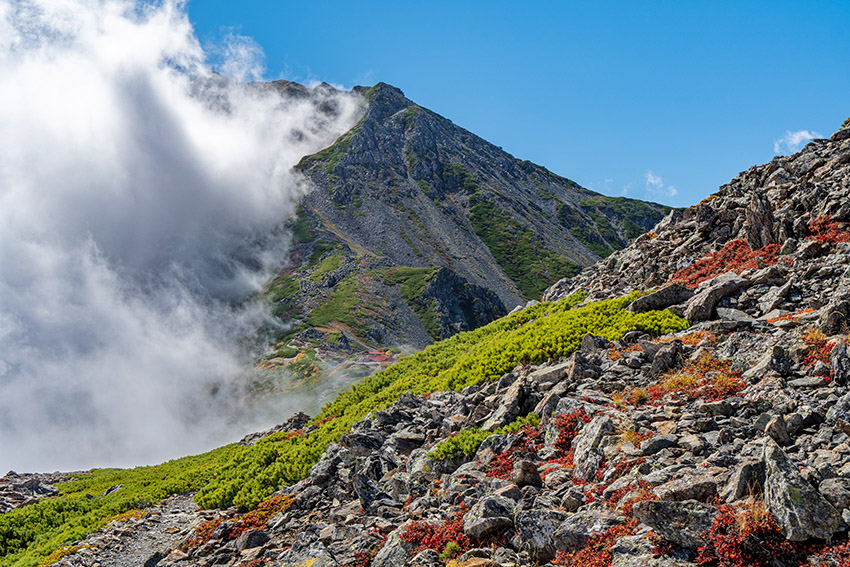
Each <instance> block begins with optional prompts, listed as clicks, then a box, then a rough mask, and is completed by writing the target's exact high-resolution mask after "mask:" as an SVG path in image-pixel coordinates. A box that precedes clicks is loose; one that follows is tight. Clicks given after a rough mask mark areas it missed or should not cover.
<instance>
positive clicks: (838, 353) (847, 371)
mask: <svg viewBox="0 0 850 567" xmlns="http://www.w3.org/2000/svg"><path fill="white" fill-rule="evenodd" d="M848 350H850V349H848V347H847V344H846V343H843V342H839V343H838V344H836V345H835V346H834V347H833V348H832V351H831V352H830V353H829V367H830V370H831V371H832V378H833V380H834V381H835V383H836V384H838V385H839V386H846V385H848V384H850V355H848Z"/></svg>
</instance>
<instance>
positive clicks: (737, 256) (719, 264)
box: [670, 240, 780, 288]
mask: <svg viewBox="0 0 850 567" xmlns="http://www.w3.org/2000/svg"><path fill="white" fill-rule="evenodd" d="M779 248H780V246H779V244H768V245H767V246H764V247H763V248H759V249H757V250H753V249H752V248H750V245H749V244H747V243H746V242H744V241H743V240H732V241H731V242H727V243H726V244H725V245H724V246H723V248H721V249H720V250H718V251H717V252H715V253H713V254H707V255H706V256H704V257H703V258H700V259H699V260H697V261H696V262H694V263H693V264H691V265H690V266H688V267H687V268H682V269H681V270H679V271H678V272H676V273H675V274H673V277H672V278H670V281H671V282H673V283H679V284H682V285H684V286H685V287H688V288H694V287H697V286H698V285H699V284H700V283H702V282H704V281H706V280H710V279H711V278H713V277H715V276H718V275H720V274H723V273H726V272H735V273H736V274H740V273H741V272H743V271H744V270H748V269H756V268H762V267H764V266H770V265H773V264H775V263H776V261H777V259H776V256H777V255H778V254H779Z"/></svg>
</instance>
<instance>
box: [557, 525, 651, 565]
mask: <svg viewBox="0 0 850 567" xmlns="http://www.w3.org/2000/svg"><path fill="white" fill-rule="evenodd" d="M637 524H638V522H637V520H635V519H634V518H632V519H630V520H629V521H627V522H626V523H625V524H621V525H619V526H614V527H612V528H609V529H607V530H605V531H604V532H603V533H601V534H599V535H597V536H593V537H591V538H588V540H587V546H586V547H584V548H582V549H580V550H578V551H570V552H566V551H559V552H558V555H557V556H556V557H555V559H554V560H553V561H552V564H553V565H561V566H564V567H609V566H610V565H611V561H612V560H613V559H614V552H613V551H612V548H613V547H614V544H615V543H616V542H617V540H618V539H620V538H621V537H625V536H630V535H634V533H635V532H636V531H637Z"/></svg>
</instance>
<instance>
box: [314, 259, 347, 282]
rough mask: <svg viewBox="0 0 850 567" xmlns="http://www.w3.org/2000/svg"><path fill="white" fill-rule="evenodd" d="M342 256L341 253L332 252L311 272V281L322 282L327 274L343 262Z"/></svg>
mask: <svg viewBox="0 0 850 567" xmlns="http://www.w3.org/2000/svg"><path fill="white" fill-rule="evenodd" d="M343 262H344V261H343V259H342V256H340V255H339V254H331V255H330V256H328V257H327V258H325V259H324V260H322V261H321V262H319V264H318V265H317V266H316V269H315V270H314V271H313V273H312V274H310V281H313V282H320V281H322V278H323V277H324V276H325V274H328V273H330V272H333V271H334V270H336V269H337V268H339V267H340V266H342V264H343Z"/></svg>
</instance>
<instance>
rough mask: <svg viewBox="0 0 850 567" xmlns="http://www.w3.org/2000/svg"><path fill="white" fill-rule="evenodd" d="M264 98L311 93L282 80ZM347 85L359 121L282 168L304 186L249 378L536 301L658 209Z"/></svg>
mask: <svg viewBox="0 0 850 567" xmlns="http://www.w3.org/2000/svg"><path fill="white" fill-rule="evenodd" d="M270 88H276V89H278V90H280V91H282V92H285V93H289V94H292V93H296V94H297V95H298V96H303V97H308V96H314V95H313V94H312V91H310V90H309V89H306V88H304V87H301V86H300V85H296V84H294V83H289V82H286V81H277V82H275V83H271V84H270ZM317 88H318V87H317ZM328 88H329V87H328ZM354 91H355V92H356V93H358V94H359V95H360V96H361V97H362V117H361V119H360V121H359V122H358V123H357V124H356V125H355V126H354V127H353V128H352V129H351V130H350V131H348V132H347V133H345V134H344V135H343V136H341V137H340V138H339V139H338V140H337V141H336V142H335V143H334V144H333V145H331V146H330V147H328V148H326V149H324V150H322V151H320V152H318V153H316V154H313V155H310V156H306V157H304V158H303V159H302V160H301V161H300V163H299V164H298V165H297V167H296V169H297V170H298V171H300V172H301V173H303V174H304V176H305V177H306V179H307V180H308V181H309V183H308V185H309V187H310V190H309V191H308V192H307V193H306V195H305V196H304V197H303V200H302V201H301V203H300V206H299V207H298V210H297V215H296V217H295V219H293V220H292V221H291V222H290V229H291V230H292V232H293V234H294V236H295V238H294V243H293V244H294V245H293V247H292V251H291V253H290V254H289V256H288V259H287V262H286V264H285V266H284V267H283V269H282V270H281V271H280V273H279V274H277V276H276V277H275V278H274V279H273V280H272V282H270V284H269V285H268V286H267V288H266V293H265V298H266V300H267V302H268V303H269V305H270V308H271V310H272V311H273V313H274V315H275V317H276V319H277V322H278V323H279V326H278V327H277V328H273V329H270V331H271V332H270V333H269V341H268V342H269V348H268V349H267V353H266V355H265V357H264V358H263V360H262V361H261V363H260V366H261V368H262V369H263V370H266V371H269V372H273V371H275V370H277V369H281V368H284V369H286V370H287V371H288V373H289V374H291V375H294V376H295V377H296V378H298V379H312V378H313V375H314V374H316V375H319V374H321V375H323V374H325V373H327V372H328V371H332V370H333V369H335V368H336V367H337V366H340V365H341V366H342V368H344V369H347V371H348V372H349V373H351V374H354V375H362V374H365V373H368V372H369V371H370V369H369V368H368V366H367V365H364V362H365V363H368V362H369V361H368V360H365V361H364V360H363V356H364V355H365V354H367V353H369V352H374V351H379V350H380V351H385V350H386V349H393V350H395V351H398V349H399V348H402V349H404V348H409V347H413V348H415V349H422V348H424V347H425V346H427V345H428V344H430V343H432V342H434V341H435V340H440V339H445V338H448V337H449V336H451V335H453V334H455V333H458V332H461V331H469V330H472V329H475V328H477V327H480V326H481V325H483V324H486V323H489V322H490V321H493V320H494V319H496V318H498V317H501V316H503V315H504V314H505V313H506V312H507V311H509V310H511V309H513V308H515V307H517V306H519V305H525V304H526V303H527V302H528V301H530V300H534V301H536V300H539V299H540V295H541V294H542V293H543V292H544V291H545V290H546V289H547V288H548V287H549V285H550V284H552V283H554V282H555V281H557V280H558V279H560V278H561V277H563V276H564V275H566V274H570V275H574V274H575V273H577V272H578V270H579V269H580V268H581V267H583V266H588V265H590V264H593V263H594V262H596V261H597V260H599V259H600V258H602V257H606V256H608V255H609V254H611V253H612V252H613V251H614V250H618V249H621V248H623V247H624V246H626V244H627V243H628V241H629V240H630V239H633V238H635V237H637V236H639V235H641V234H643V233H645V232H646V231H648V230H650V229H651V228H652V227H653V226H654V225H655V224H656V223H657V222H658V221H659V220H661V219H662V218H663V217H664V215H665V214H666V213H668V212H669V211H670V210H671V209H670V208H669V207H665V206H662V205H658V204H655V203H648V202H643V201H639V200H636V199H627V198H625V197H607V196H604V195H600V194H599V193H595V192H593V191H591V190H589V189H586V188H584V187H581V186H579V185H578V184H577V183H575V182H573V181H571V180H569V179H566V178H563V177H560V176H558V175H555V174H554V173H552V172H550V171H548V170H547V169H546V168H544V167H542V166H539V165H536V164H533V163H531V162H529V161H522V160H519V159H517V158H515V157H514V156H512V155H510V154H508V153H507V152H505V151H504V150H502V149H501V148H499V147H497V146H495V145H493V144H491V143H489V142H487V141H486V140H483V139H482V138H480V137H478V136H476V135H474V134H473V133H471V132H469V131H467V130H465V129H463V128H461V127H459V126H457V125H456V124H454V123H452V122H451V121H450V120H449V119H447V118H445V117H442V116H440V115H438V114H437V113H435V112H433V111H431V110H429V109H427V108H424V107H422V106H420V105H418V104H416V103H415V102H413V101H411V100H409V99H408V98H406V97H405V96H404V94H403V93H402V91H401V90H400V89H398V88H396V87H393V86H391V85H387V84H385V83H379V84H377V85H375V86H374V87H369V88H367V87H356V88H355V89H354ZM367 358H368V357H367ZM336 373H337V374H340V371H339V370H337V371H336ZM308 381H309V380H308ZM320 381H321V382H323V383H328V382H332V381H333V379H332V378H331V379H329V378H327V377H325V376H323V377H322V378H321V380H320ZM273 387H274V380H273V379H271V378H270V379H268V380H266V383H265V384H264V385H263V386H262V387H260V388H258V390H260V391H267V390H268V389H269V388H273Z"/></svg>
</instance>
